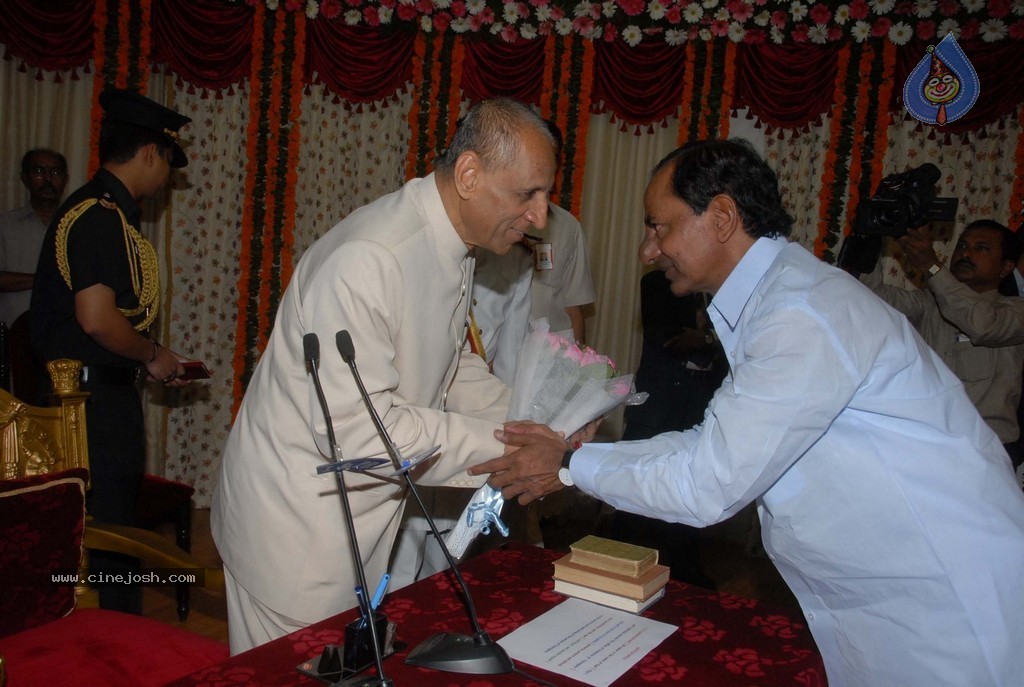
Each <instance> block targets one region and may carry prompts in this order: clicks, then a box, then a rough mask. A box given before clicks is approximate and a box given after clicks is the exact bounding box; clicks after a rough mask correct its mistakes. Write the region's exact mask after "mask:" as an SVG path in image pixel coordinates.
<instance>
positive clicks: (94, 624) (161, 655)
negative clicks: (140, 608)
mask: <svg viewBox="0 0 1024 687" xmlns="http://www.w3.org/2000/svg"><path fill="white" fill-rule="evenodd" d="M0 655H3V657H4V659H5V660H6V662H7V675H8V677H9V684H10V686H11V687H43V686H44V685H45V686H46V687H51V686H52V685H103V686H104V687H122V686H123V687H149V686H152V687H157V685H164V684H166V683H168V682H170V681H171V680H176V679H177V678H179V677H183V676H185V675H188V674H189V673H193V672H195V671H197V670H201V669H203V668H206V667H208V666H211V665H214V664H216V663H220V662H221V661H224V660H226V659H227V658H228V647H227V645H226V644H221V643H220V642H216V641H214V640H212V639H207V638H206V637H201V636H199V635H196V634H192V633H191V632H188V631H186V630H182V629H180V628H177V627H174V626H173V625H167V624H165V623H161V622H157V621H155V620H150V619H148V618H140V617H139V616H134V615H128V614H125V613H118V612H115V611H105V610H102V609H99V608H82V609H78V610H77V611H75V612H74V613H72V614H71V615H69V616H68V617H66V618H62V619H61V620H57V621H55V622H52V623H49V624H47V625H44V626H42V627H37V628H34V629H32V630H27V631H25V632H19V633H18V634H15V635H11V636H9V637H4V638H2V639H0Z"/></svg>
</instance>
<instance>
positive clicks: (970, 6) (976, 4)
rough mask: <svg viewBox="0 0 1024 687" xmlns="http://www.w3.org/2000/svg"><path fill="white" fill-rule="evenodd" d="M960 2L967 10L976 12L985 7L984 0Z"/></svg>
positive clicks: (962, 0)
mask: <svg viewBox="0 0 1024 687" xmlns="http://www.w3.org/2000/svg"><path fill="white" fill-rule="evenodd" d="M960 4H961V5H962V6H963V8H964V9H965V10H967V11H968V12H977V11H979V10H983V9H985V0H960Z"/></svg>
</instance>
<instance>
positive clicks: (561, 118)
mask: <svg viewBox="0 0 1024 687" xmlns="http://www.w3.org/2000/svg"><path fill="white" fill-rule="evenodd" d="M544 53H545V54H544V77H543V79H544V88H543V91H542V94H541V102H540V113H541V116H542V117H544V118H545V119H550V120H551V121H553V122H554V123H555V124H556V125H557V126H558V129H559V131H561V132H562V138H563V146H562V167H561V170H560V171H559V178H558V179H557V180H556V182H555V193H553V194H552V196H551V200H552V202H554V203H557V204H558V205H560V206H562V207H563V208H565V209H567V210H569V212H571V213H573V214H574V215H577V216H578V215H579V212H580V206H581V204H582V184H583V173H584V160H585V155H586V141H587V131H588V129H589V124H590V100H591V98H590V96H591V90H592V88H593V45H592V43H591V42H589V41H578V40H573V38H572V37H571V36H555V35H551V36H548V37H547V39H546V40H545V46H544Z"/></svg>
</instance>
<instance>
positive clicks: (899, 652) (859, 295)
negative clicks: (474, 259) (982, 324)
mask: <svg viewBox="0 0 1024 687" xmlns="http://www.w3.org/2000/svg"><path fill="white" fill-rule="evenodd" d="M645 208H646V214H647V217H646V220H645V224H646V239H645V241H644V243H643V245H642V247H641V258H642V259H644V260H646V261H648V262H655V263H657V264H658V266H660V267H663V268H664V269H665V270H666V274H667V275H668V277H669V278H670V280H671V281H672V291H673V292H674V293H676V294H678V295H682V294H684V293H688V292H695V291H698V292H699V291H705V292H708V293H711V294H714V299H713V300H712V302H711V307H710V309H709V316H710V317H711V319H712V321H713V322H714V326H715V332H716V334H717V335H718V337H719V339H720V340H721V342H722V345H723V348H724V350H725V353H726V357H727V359H728V362H729V368H730V373H729V376H727V377H726V379H725V381H724V382H723V384H722V386H721V388H720V389H719V390H718V391H717V392H716V394H715V396H714V398H713V399H712V401H711V404H710V406H709V408H708V413H707V415H706V417H705V420H704V422H703V423H702V424H701V425H699V426H697V427H695V428H694V429H692V430H689V431H686V432H669V433H665V434H661V435H659V436H657V437H654V438H652V439H648V440H643V441H636V442H620V443H617V444H589V445H585V446H583V447H582V448H580V449H578V450H576V451H575V452H572V451H566V450H565V448H564V446H563V445H562V444H561V441H560V437H558V435H556V434H555V433H553V432H551V431H550V430H549V429H548V428H546V427H544V426H542V425H527V424H524V423H518V424H515V425H508V426H506V430H505V431H504V432H503V433H501V436H502V438H503V440H504V441H505V442H506V443H508V444H511V445H522V446H524V448H522V449H520V450H519V451H517V452H516V453H515V454H512V455H510V456H505V457H501V458H497V459H493V460H491V461H488V462H487V463H484V464H482V465H480V466H477V467H475V468H473V469H471V471H470V472H471V473H482V472H490V473H493V474H492V475H491V478H490V482H491V484H492V485H493V486H495V487H498V488H501V489H502V490H503V494H504V495H505V497H506V498H510V497H514V496H517V495H519V496H520V501H521V502H530V501H531V500H533V499H534V498H537V497H540V496H543V495H544V494H545V493H549V492H551V491H554V490H556V489H558V488H562V487H563V486H566V485H568V484H575V486H577V487H579V488H580V489H582V490H583V491H584V492H586V493H588V494H592V495H594V496H596V497H598V498H601V499H602V500H604V501H607V502H608V503H610V504H611V505H613V506H614V507H615V508H619V509H623V510H628V511H630V512H635V513H639V514H641V515H647V516H649V517H657V518H661V519H664V520H668V521H674V522H684V523H687V524H691V525H696V526H704V525H709V524H712V523H716V522H719V521H721V520H724V519H725V518H728V517H729V516H730V515H732V514H734V513H736V512H737V511H738V510H739V509H741V508H742V507H743V506H745V505H746V504H748V503H750V502H752V501H755V502H756V503H757V506H758V512H759V515H760V518H761V525H762V532H763V539H764V546H765V550H766V551H767V552H768V554H769V556H770V557H771V558H772V560H773V561H774V562H775V564H776V566H777V567H778V569H779V572H780V573H782V575H783V577H784V578H785V579H786V581H787V583H788V584H789V586H790V587H791V588H792V590H793V592H794V594H795V595H796V597H797V599H798V600H799V602H800V604H801V607H802V608H803V611H804V615H805V617H806V619H807V622H808V625H809V627H810V629H811V631H812V633H813V635H814V638H815V641H816V643H817V645H818V648H819V650H820V651H821V654H822V657H823V658H824V661H825V667H826V670H827V673H828V681H829V685H831V686H832V687H847V686H851V685H857V686H863V687H877V686H879V685H901V686H914V685H921V686H924V685H937V684H942V685H971V686H972V687H984V686H993V685H998V686H1000V687H1009V686H1010V685H1019V684H1020V680H1021V675H1024V654H1022V653H1021V651H1020V649H1019V647H1018V646H1017V645H1018V639H1019V638H1020V637H1021V636H1024V604H1022V603H1021V599H1020V586H1019V574H1018V573H1019V571H1020V570H1024V495H1022V494H1021V491H1020V489H1019V488H1018V487H1017V485H1016V482H1015V480H1014V476H1013V473H1012V471H1011V469H1010V461H1009V458H1008V456H1007V455H1006V452H1005V450H1004V449H1003V447H1002V444H1001V443H1000V442H999V439H998V437H997V436H996V435H995V433H994V432H993V431H992V430H991V429H990V428H989V427H988V426H987V425H986V424H985V422H984V421H983V420H982V418H981V416H980V415H979V414H978V412H977V410H976V409H975V408H974V405H973V404H972V403H971V401H970V399H969V398H968V397H967V394H966V393H965V392H964V388H963V385H962V384H961V383H960V381H959V380H958V379H957V378H956V376H955V375H953V373H952V372H950V370H949V369H948V368H947V367H946V366H945V365H944V364H943V363H942V361H941V360H940V359H939V358H938V356H937V355H936V354H935V353H934V351H932V349H931V348H930V347H929V346H928V345H927V344H926V343H925V342H924V341H923V340H922V339H921V337H920V335H919V334H918V333H917V331H916V330H915V329H914V328H913V327H912V326H911V324H910V323H909V322H908V321H907V320H906V318H904V317H903V316H902V315H900V314H899V313H897V312H896V311H895V310H893V309H892V308H890V307H889V306H887V305H886V304H884V303H883V302H882V301H881V300H880V299H878V298H877V297H876V296H875V295H874V294H872V293H871V292H870V291H869V290H868V289H867V288H866V287H864V286H863V285H861V284H860V283H858V282H857V281H856V280H855V279H854V278H853V277H851V276H850V275H848V274H846V273H845V272H843V271H841V270H839V269H837V268H834V267H832V266H829V265H827V264H825V263H823V262H821V261H819V260H818V259H817V258H815V257H814V256H813V255H811V254H810V253H808V252H807V251H806V250H804V249H803V248H801V247H800V246H798V245H797V244H793V243H788V242H787V241H786V240H785V238H784V237H785V236H787V235H788V234H789V233H790V230H791V223H792V220H791V219H790V217H789V216H788V214H787V213H786V212H785V210H784V209H783V208H782V203H781V198H780V195H779V191H778V180H777V178H776V176H775V174H774V173H773V172H772V171H771V170H770V169H769V168H768V166H767V165H766V164H765V163H764V161H763V160H762V159H761V158H760V157H759V156H758V155H757V154H756V153H755V152H754V151H753V150H752V149H751V148H750V147H749V146H745V145H743V144H741V143H737V142H732V141H708V142H704V143H700V144H696V145H693V146H692V147H688V148H686V149H680V150H677V151H676V152H674V153H673V154H671V155H669V156H668V157H667V158H666V159H665V160H663V161H662V162H661V163H660V164H659V165H658V167H656V169H655V172H654V175H653V177H652V180H651V182H650V184H649V186H648V189H647V193H646V195H645Z"/></svg>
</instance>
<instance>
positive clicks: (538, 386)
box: [446, 319, 647, 557]
mask: <svg viewBox="0 0 1024 687" xmlns="http://www.w3.org/2000/svg"><path fill="white" fill-rule="evenodd" d="M646 399H647V394H636V393H633V375H620V374H619V372H618V369H617V368H616V367H615V363H614V362H612V360H611V359H610V358H608V357H607V356H604V355H601V354H600V353H598V352H597V351H595V350H594V349H592V348H590V347H588V346H579V345H577V344H576V342H575V340H574V338H573V334H572V332H571V331H565V332H551V331H549V326H548V322H547V320H546V319H541V320H536V321H534V322H531V323H530V331H529V333H528V334H527V335H526V339H525V340H524V341H523V346H522V348H521V349H520V351H519V358H518V361H517V362H516V374H515V381H514V382H513V384H512V396H511V398H510V399H509V408H508V419H509V420H532V421H534V422H539V423H542V424H545V425H547V426H548V427H550V428H551V429H553V430H554V431H556V432H563V433H564V434H565V435H566V436H571V435H572V434H573V433H575V432H577V431H579V430H581V429H583V428H584V427H586V425H587V424H588V423H590V422H592V421H594V420H596V419H598V418H600V417H601V416H603V415H605V414H606V413H608V411H610V410H612V409H613V408H615V407H616V406H618V405H621V404H624V403H625V404H629V405H635V404H639V403H643V402H644V401H645V400H646ZM503 504H504V499H503V498H502V496H501V492H499V491H497V490H495V489H494V488H492V487H491V486H490V485H487V484H485V485H484V486H482V487H480V488H479V489H478V490H477V491H476V493H475V494H473V498H472V499H471V500H470V502H469V505H468V506H466V509H465V510H464V511H463V513H462V516H461V517H460V518H459V521H458V522H457V523H456V525H455V527H454V528H453V529H452V531H451V532H450V533H449V535H448V537H447V539H446V544H447V545H448V548H449V550H450V551H451V553H452V555H453V556H455V557H460V556H462V555H463V554H465V552H466V549H467V548H468V547H469V545H470V543H472V541H473V540H474V539H475V538H476V536H477V534H479V533H483V534H488V533H489V532H490V526H491V525H492V524H493V525H494V526H496V527H497V528H498V531H499V532H501V534H502V536H506V537H507V536H508V527H506V526H505V524H504V523H503V522H502V521H501V518H500V517H499V515H500V513H501V507H502V505H503Z"/></svg>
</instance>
